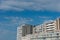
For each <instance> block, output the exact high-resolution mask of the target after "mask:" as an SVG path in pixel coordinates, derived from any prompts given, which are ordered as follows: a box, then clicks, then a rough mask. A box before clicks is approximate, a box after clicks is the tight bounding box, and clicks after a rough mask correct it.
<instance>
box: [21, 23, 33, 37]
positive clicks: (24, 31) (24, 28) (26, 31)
mask: <svg viewBox="0 0 60 40" xmlns="http://www.w3.org/2000/svg"><path fill="white" fill-rule="evenodd" d="M32 33H33V26H32V25H28V24H25V25H24V26H22V36H25V35H27V34H32Z"/></svg>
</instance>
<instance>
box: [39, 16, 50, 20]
mask: <svg viewBox="0 0 60 40" xmlns="http://www.w3.org/2000/svg"><path fill="white" fill-rule="evenodd" d="M38 17H39V18H44V19H48V18H51V17H49V16H38Z"/></svg>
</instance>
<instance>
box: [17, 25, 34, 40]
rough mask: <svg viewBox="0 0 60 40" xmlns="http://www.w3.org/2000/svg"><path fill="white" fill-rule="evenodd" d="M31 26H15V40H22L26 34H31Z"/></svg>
mask: <svg viewBox="0 0 60 40" xmlns="http://www.w3.org/2000/svg"><path fill="white" fill-rule="evenodd" d="M33 27H34V26H32V25H29V24H22V25H21V26H19V27H18V28H17V40H22V38H25V36H26V35H28V34H33Z"/></svg>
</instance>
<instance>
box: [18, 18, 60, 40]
mask: <svg viewBox="0 0 60 40" xmlns="http://www.w3.org/2000/svg"><path fill="white" fill-rule="evenodd" d="M17 40H60V18H58V19H56V20H49V21H45V22H44V23H43V24H41V25H37V26H32V25H29V24H23V25H21V26H20V27H18V28H17Z"/></svg>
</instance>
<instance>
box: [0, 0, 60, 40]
mask: <svg viewBox="0 0 60 40" xmlns="http://www.w3.org/2000/svg"><path fill="white" fill-rule="evenodd" d="M58 17H60V0H0V40H16V32H17V27H18V26H19V25H21V24H23V23H27V24H32V25H38V24H42V23H43V22H44V21H47V20H55V19H56V18H58Z"/></svg>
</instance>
